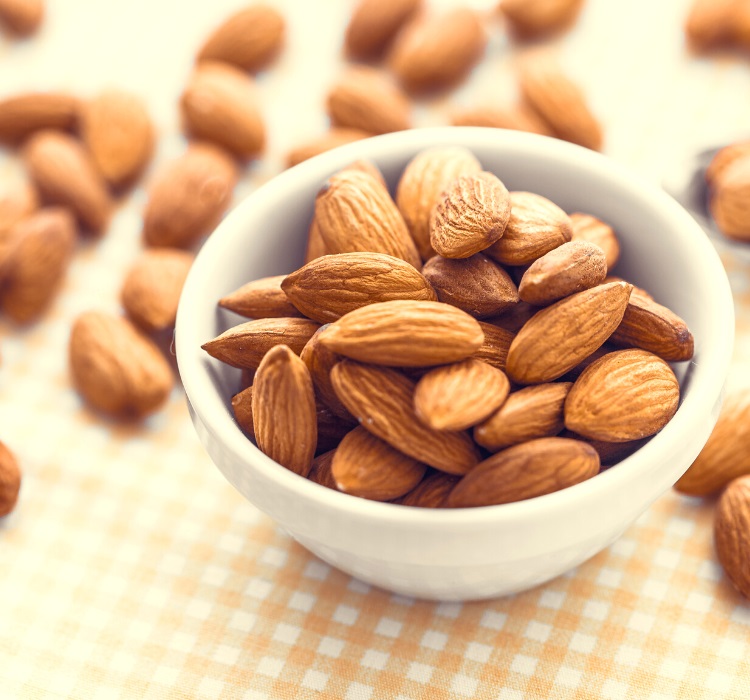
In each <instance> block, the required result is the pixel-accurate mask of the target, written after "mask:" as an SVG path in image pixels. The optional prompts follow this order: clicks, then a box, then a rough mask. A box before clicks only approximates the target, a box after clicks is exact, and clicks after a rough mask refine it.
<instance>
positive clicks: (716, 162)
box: [705, 141, 750, 187]
mask: <svg viewBox="0 0 750 700" xmlns="http://www.w3.org/2000/svg"><path fill="white" fill-rule="evenodd" d="M743 158H750V141H739V142H737V143H732V144H730V145H729V146H725V147H724V148H722V149H720V150H719V151H718V152H717V153H716V155H715V156H714V157H713V158H712V159H711V162H710V163H709V164H708V167H707V168H706V175H705V177H706V184H708V185H709V187H711V186H713V185H714V184H715V183H716V182H718V181H719V178H720V177H721V175H722V173H723V172H724V171H725V170H726V168H727V166H729V165H731V164H732V163H734V162H735V161H736V160H740V159H743Z"/></svg>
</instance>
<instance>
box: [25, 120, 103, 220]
mask: <svg viewBox="0 0 750 700" xmlns="http://www.w3.org/2000/svg"><path fill="white" fill-rule="evenodd" d="M24 160H25V161H26V168H27V169H28V171H29V175H30V176H31V179H32V180H33V181H34V183H35V184H36V186H37V188H38V189H39V193H40V195H41V198H42V200H44V201H45V202H47V203H49V204H60V205H63V206H67V207H69V208H70V209H71V210H72V211H73V213H74V214H75V215H76V217H77V219H78V220H79V222H80V223H81V225H82V226H83V227H84V228H85V229H88V230H90V231H91V232H93V233H95V234H100V233H102V231H103V230H104V228H105V227H106V225H107V223H108V221H109V217H110V214H111V212H112V207H113V202H112V199H111V197H110V195H109V192H108V191H107V186H106V184H105V182H104V180H103V179H102V176H101V175H100V174H99V171H98V170H97V169H96V166H95V165H94V163H93V161H92V160H91V156H90V155H89V153H88V152H87V151H86V149H85V148H84V147H83V146H82V145H81V143H80V142H79V141H77V140H76V139H74V138H73V137H72V136H69V135H68V134H64V133H62V132H59V131H40V132H38V133H36V134H35V135H34V136H32V137H31V139H30V140H29V141H28V143H27V144H26V146H25V147H24Z"/></svg>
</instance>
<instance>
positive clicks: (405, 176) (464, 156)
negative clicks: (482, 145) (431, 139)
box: [396, 146, 482, 260]
mask: <svg viewBox="0 0 750 700" xmlns="http://www.w3.org/2000/svg"><path fill="white" fill-rule="evenodd" d="M481 170H482V166H481V165H480V163H479V161H478V160H477V159H476V158H475V157H474V154H473V153H471V151H469V150H468V149H466V148H463V147H461V146H435V147H433V148H428V149H427V150H424V151H421V152H420V153H418V154H417V155H416V156H414V158H412V160H411V161H410V162H409V164H408V165H407V166H406V168H405V169H404V172H403V173H402V175H401V179H400V180H399V183H398V189H397V191H396V203H397V204H398V208H399V210H400V211H401V214H402V215H403V217H404V220H405V221H406V224H407V226H408V227H409V231H410V232H411V235H412V238H413V239H414V242H415V243H416V245H417V248H418V249H419V254H420V255H421V256H422V259H423V260H427V259H428V258H431V257H432V256H433V255H434V254H435V251H434V250H433V249H432V245H431V244H430V219H431V217H432V211H433V209H434V208H435V206H437V204H438V202H439V201H440V199H441V197H442V194H443V192H444V191H445V190H446V189H447V188H448V187H449V186H450V184H451V183H452V182H453V181H454V180H456V179H457V178H458V177H459V176H460V175H471V174H473V173H479V172H481Z"/></svg>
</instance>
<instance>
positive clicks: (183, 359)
mask: <svg viewBox="0 0 750 700" xmlns="http://www.w3.org/2000/svg"><path fill="white" fill-rule="evenodd" d="M490 138H491V140H488V139H490ZM482 144H484V145H483V146H482ZM440 145H457V146H466V147H467V148H469V149H470V150H473V151H474V152H476V153H477V157H478V158H480V160H481V158H482V154H481V148H482V147H484V148H489V149H492V150H503V149H510V150H514V151H518V152H519V153H520V152H521V151H524V152H528V151H530V152H533V153H535V154H536V155H540V156H542V155H543V157H548V158H549V159H550V161H559V162H570V161H574V162H575V165H576V167H577V168H579V169H580V168H584V169H587V170H589V171H592V172H593V173H595V174H596V175H597V176H598V177H600V178H604V179H606V180H609V181H610V182H611V183H613V184H614V185H615V186H616V187H618V188H620V189H623V190H625V191H627V192H628V193H629V194H630V195H631V196H635V197H637V198H638V199H640V200H642V201H643V202H644V205H648V206H649V207H650V208H658V209H660V210H661V211H662V213H663V214H664V215H665V216H668V217H669V218H670V219H671V220H672V222H673V225H674V228H675V229H679V230H680V231H681V233H680V235H681V236H682V239H683V240H682V244H683V245H685V246H688V247H690V248H691V250H692V252H691V257H696V258H697V259H700V260H701V264H702V265H703V266H704V268H705V269H706V274H705V275H704V279H705V280H706V282H705V284H704V285H703V286H704V287H705V292H706V297H705V303H706V305H708V306H710V307H711V308H712V310H713V314H712V321H713V324H712V325H713V331H714V332H713V333H712V334H710V338H707V339H706V341H705V343H704V345H703V346H702V347H701V357H702V359H704V360H707V361H704V362H701V363H700V364H699V363H696V362H695V361H691V364H693V370H694V372H693V374H692V376H691V379H690V386H689V389H688V391H687V392H685V394H684V395H683V396H682V397H681V401H680V406H679V409H678V411H677V413H676V414H675V416H674V417H673V418H672V420H671V421H670V422H669V423H668V424H667V426H665V427H664V428H663V429H662V431H660V432H659V433H658V434H656V435H655V436H654V437H653V438H651V439H650V440H649V442H648V443H647V444H646V445H644V446H642V447H641V448H639V449H638V450H637V451H636V452H634V453H633V454H632V455H630V456H629V457H627V458H626V459H625V460H623V461H622V462H620V463H618V465H617V468H610V469H607V470H605V471H603V472H600V473H599V474H597V475H596V476H595V477H594V478H591V479H588V480H586V481H583V482H581V483H579V484H576V485H574V486H571V487H568V488H565V489H562V490H560V491H556V492H553V493H550V494H546V495H543V496H537V497H534V498H530V499H527V500H523V501H517V502H513V503H505V504H500V505H492V506H481V507H474V508H455V509H436V508H407V507H403V506H399V505H398V504H393V503H387V502H386V503H384V502H377V501H370V500H366V499H361V498H355V497H352V496H350V495H348V494H344V493H340V492H338V491H334V490H332V489H329V488H326V487H324V486H321V485H320V484H316V483H315V482H312V481H310V480H309V479H305V478H300V477H299V476H298V475H297V474H294V473H293V472H291V471H289V470H287V469H285V468H284V467H282V466H281V465H279V464H278V463H276V462H274V461H273V460H271V459H270V458H269V457H267V456H266V455H265V454H263V453H262V452H261V451H260V450H259V449H258V448H257V447H256V446H255V445H254V444H253V443H252V442H251V441H250V440H249V439H248V438H247V437H246V436H245V434H244V433H243V432H242V430H241V429H240V428H239V426H238V425H237V424H236V422H235V421H234V420H233V418H232V417H231V416H230V415H229V414H228V412H227V411H226V398H225V397H222V396H221V395H220V393H219V392H217V391H216V390H215V389H214V387H213V384H212V383H211V381H210V378H209V372H208V367H209V364H210V363H208V362H206V361H205V358H204V357H202V355H201V353H203V351H202V350H200V347H199V345H200V343H198V344H197V346H196V347H192V344H193V340H192V339H191V336H190V332H189V330H190V325H191V323H190V319H191V308H192V307H193V300H194V299H195V298H196V297H197V295H198V294H205V291H204V289H205V288H206V287H205V286H204V280H206V279H210V276H211V274H212V270H213V265H212V263H213V261H214V260H216V259H218V258H220V257H221V255H220V253H221V250H222V247H223V245H224V242H225V241H227V240H229V239H230V238H231V237H233V236H235V235H242V231H243V230H245V231H247V230H250V228H251V227H248V226H247V225H246V224H245V223H244V222H245V221H246V220H247V219H249V218H253V217H254V214H253V210H254V208H255V206H256V204H257V203H258V202H261V201H266V200H267V201H274V200H278V201H281V200H282V199H283V197H282V195H283V194H284V193H285V192H286V191H287V190H289V189H291V190H294V189H295V184H296V183H300V184H301V183H309V182H310V180H315V179H317V180H319V181H320V183H321V184H322V183H323V182H324V181H325V179H326V177H328V176H329V175H330V173H332V172H335V171H336V170H337V169H340V168H342V167H344V166H346V165H347V164H348V163H351V162H354V161H356V160H359V159H371V160H373V161H376V162H377V160H378V154H379V153H380V154H382V153H384V152H386V153H388V154H392V155H396V154H398V153H399V152H400V151H406V152H409V153H412V152H416V151H417V150H422V149H425V148H429V147H431V146H440ZM708 280H710V282H709V281H708ZM209 288H210V287H209ZM733 338H734V306H733V301H732V293H731V288H730V285H729V280H728V278H727V275H726V272H725V270H724V267H723V265H722V263H721V260H720V258H719V255H718V253H717V252H716V250H715V248H714V247H713V245H712V244H711V243H710V241H709V238H708V237H707V236H706V234H705V233H704V231H703V230H702V228H701V227H700V226H699V224H698V223H697V222H696V221H695V220H694V219H693V218H692V217H691V216H690V215H689V214H688V213H687V211H685V209H683V208H682V207H681V206H680V205H679V204H678V203H677V202H676V201H675V200H674V199H673V198H672V197H670V196H669V195H668V194H667V193H666V192H664V191H663V190H661V189H659V188H658V187H657V186H655V185H653V183H651V182H650V181H648V180H646V179H645V178H643V177H642V176H640V175H638V174H637V173H636V172H634V171H633V170H631V169H630V168H628V167H627V166H625V165H623V164H621V163H618V162H617V161H614V160H612V159H610V158H608V157H607V156H605V155H603V154H601V153H597V152H594V151H591V150H588V149H586V148H582V147H580V146H576V145H574V144H571V143H567V142H565V141H560V140H557V139H552V138H550V137H546V136H540V135H537V134H530V133H524V132H517V131H508V130H504V129H493V128H488V127H431V128H422V129H412V130H409V131H401V132H396V133H390V134H384V135H381V136H375V137H371V138H368V139H364V140H361V141H357V142H354V143H351V144H347V145H345V146H341V147H339V148H336V149H334V150H332V151H328V152H326V153H322V154H320V155H318V156H315V157H313V158H311V159H309V160H306V161H304V162H302V163H300V164H299V165H296V166H294V167H293V168H289V169H288V170H285V171H283V172H281V173H280V174H278V175H276V176H275V177H273V178H272V179H271V180H269V181H268V182H266V183H265V184H263V185H262V186H261V187H259V188H258V189H257V190H255V191H254V192H253V193H251V194H250V195H249V196H248V197H246V198H245V199H244V200H243V201H242V202H240V203H239V204H238V205H237V206H236V207H235V208H234V209H233V210H232V211H231V212H230V213H229V214H228V215H227V216H226V217H225V218H224V220H223V221H222V222H221V224H220V225H219V226H218V227H217V229H216V230H215V231H214V233H213V234H212V235H211V236H210V237H209V238H208V239H207V240H206V242H205V244H204V245H203V247H202V248H201V250H200V251H199V253H198V255H197V256H196V259H195V261H194V263H193V265H192V268H191V270H190V272H189V274H188V277H187V280H186V282H185V285H184V288H183V291H182V295H181V297H180V304H179V309H178V313H177V322H176V327H175V340H176V355H177V364H178V368H179V372H180V376H181V379H182V383H183V386H184V389H185V393H186V396H187V400H188V402H189V404H190V406H191V408H192V410H193V411H195V413H196V414H197V416H198V418H199V419H200V421H201V422H202V423H203V426H204V428H205V429H206V430H207V431H208V432H209V433H210V434H211V435H212V436H213V437H214V438H215V439H216V440H218V441H220V442H221V443H222V444H223V445H224V447H225V448H227V449H229V450H230V451H231V453H232V455H233V456H234V458H235V459H237V460H239V461H241V462H242V463H244V464H245V465H248V466H250V467H251V468H252V469H254V470H257V471H258V472H260V475H261V476H262V477H263V478H264V479H266V480H268V481H271V482H273V483H274V484H275V486H276V487H277V488H279V489H281V490H285V491H288V492H289V494H290V496H292V497H294V498H297V499H302V500H303V501H313V502H315V503H316V504H317V505H319V506H322V507H325V508H328V509H331V511H332V512H334V511H335V512H336V513H338V514H340V515H342V516H346V517H350V518H360V519H367V520H370V521H373V523H377V522H379V523H383V524H384V523H388V524H389V525H393V524H403V525H408V526H410V527H412V528H416V529H418V530H425V531H427V530H432V529H433V528H435V527H439V526H444V525H446V524H449V525H450V526H451V527H461V528H463V527H470V528H473V527H477V526H481V525H485V524H490V523H492V524H494V525H498V524H501V523H514V524H518V523H519V522H521V521H524V522H533V521H534V520H535V519H537V518H539V517H540V516H551V515H552V514H554V513H556V512H558V511H570V510H573V509H576V508H579V507H585V504H586V502H588V501H590V500H591V499H596V498H600V497H603V496H605V495H606V494H608V493H611V492H612V491H617V490H618V489H620V488H623V487H624V486H625V485H626V484H627V483H628V482H631V481H633V480H635V479H638V478H648V474H649V472H650V471H651V470H653V465H654V464H659V465H661V464H666V463H668V460H669V456H670V452H671V450H670V445H672V444H673V442H674V440H679V439H680V437H679V436H680V435H681V434H684V433H683V431H685V430H688V431H689V430H690V429H691V426H694V425H695V423H696V420H697V418H698V416H699V415H700V416H703V418H704V419H705V413H706V409H705V406H706V405H708V406H709V407H711V408H712V407H714V406H715V405H716V403H717V401H718V400H719V398H720V396H721V393H722V390H723V386H724V382H725V380H726V376H727V374H728V371H729V365H730V361H731V356H732V350H733ZM201 342H205V341H201ZM196 350H197V352H196ZM211 362H218V360H213V359H211ZM622 467H626V468H622Z"/></svg>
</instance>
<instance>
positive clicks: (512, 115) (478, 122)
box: [451, 106, 550, 136]
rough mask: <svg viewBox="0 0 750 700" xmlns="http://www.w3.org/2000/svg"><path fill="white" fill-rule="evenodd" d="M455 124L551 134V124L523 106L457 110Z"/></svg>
mask: <svg viewBox="0 0 750 700" xmlns="http://www.w3.org/2000/svg"><path fill="white" fill-rule="evenodd" d="M451 124H453V126H487V127H490V128H492V129H511V130H512V131H528V132H530V133H532V134H543V135H544V136H549V135H550V131H549V126H547V124H545V123H544V122H543V121H542V120H541V119H540V118H539V117H538V116H537V115H536V113H535V112H532V111H531V110H529V109H526V108H524V107H522V106H516V107H473V108H469V109H463V110H461V111H459V112H455V113H454V115H453V117H452V118H451Z"/></svg>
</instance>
